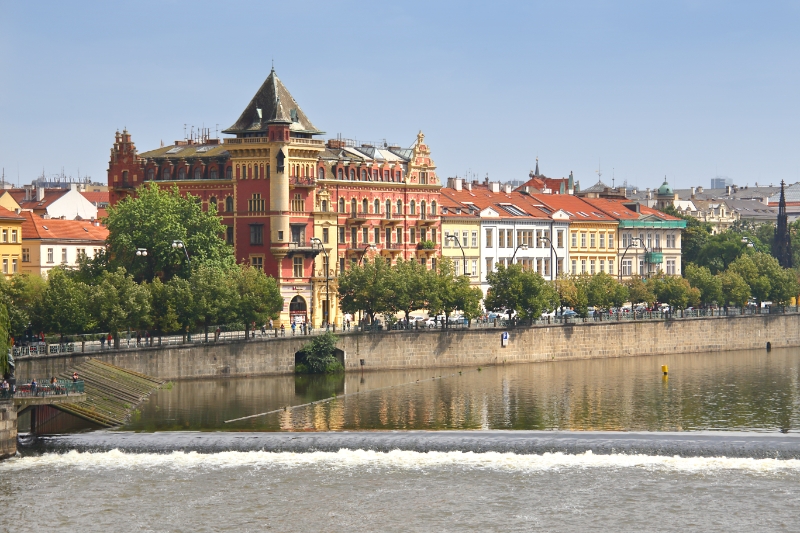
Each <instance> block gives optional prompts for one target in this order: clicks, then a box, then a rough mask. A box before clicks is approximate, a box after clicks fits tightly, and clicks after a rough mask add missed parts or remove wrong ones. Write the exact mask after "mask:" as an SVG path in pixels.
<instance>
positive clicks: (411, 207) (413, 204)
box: [408, 200, 417, 215]
mask: <svg viewBox="0 0 800 533" xmlns="http://www.w3.org/2000/svg"><path fill="white" fill-rule="evenodd" d="M408 207H409V212H410V214H412V215H416V214H417V202H415V201H414V200H411V203H410V204H409V206H408Z"/></svg>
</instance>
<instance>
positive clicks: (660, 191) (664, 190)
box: [658, 180, 674, 196]
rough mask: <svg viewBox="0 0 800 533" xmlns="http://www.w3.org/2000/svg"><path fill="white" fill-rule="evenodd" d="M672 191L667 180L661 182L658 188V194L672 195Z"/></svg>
mask: <svg viewBox="0 0 800 533" xmlns="http://www.w3.org/2000/svg"><path fill="white" fill-rule="evenodd" d="M673 194H674V193H673V192H672V187H670V186H669V183H667V180H664V183H662V184H661V187H659V188H658V195H659V196H672V195H673Z"/></svg>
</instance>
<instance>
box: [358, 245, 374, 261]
mask: <svg viewBox="0 0 800 533" xmlns="http://www.w3.org/2000/svg"><path fill="white" fill-rule="evenodd" d="M377 251H378V247H377V246H375V245H374V244H368V245H366V246H365V247H364V250H363V251H362V252H361V257H359V258H358V264H359V265H361V262H362V261H363V260H364V258H365V257H366V256H367V252H377Z"/></svg>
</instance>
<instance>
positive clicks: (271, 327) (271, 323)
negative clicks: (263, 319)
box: [269, 318, 275, 329]
mask: <svg viewBox="0 0 800 533" xmlns="http://www.w3.org/2000/svg"><path fill="white" fill-rule="evenodd" d="M269 329H275V328H274V327H273V322H272V319H271V318H270V319H269Z"/></svg>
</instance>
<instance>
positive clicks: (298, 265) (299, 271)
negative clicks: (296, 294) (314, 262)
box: [292, 255, 303, 278]
mask: <svg viewBox="0 0 800 533" xmlns="http://www.w3.org/2000/svg"><path fill="white" fill-rule="evenodd" d="M292 271H293V272H292V274H293V275H294V277H296V278H302V277H303V256H300V255H296V256H294V257H292Z"/></svg>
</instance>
